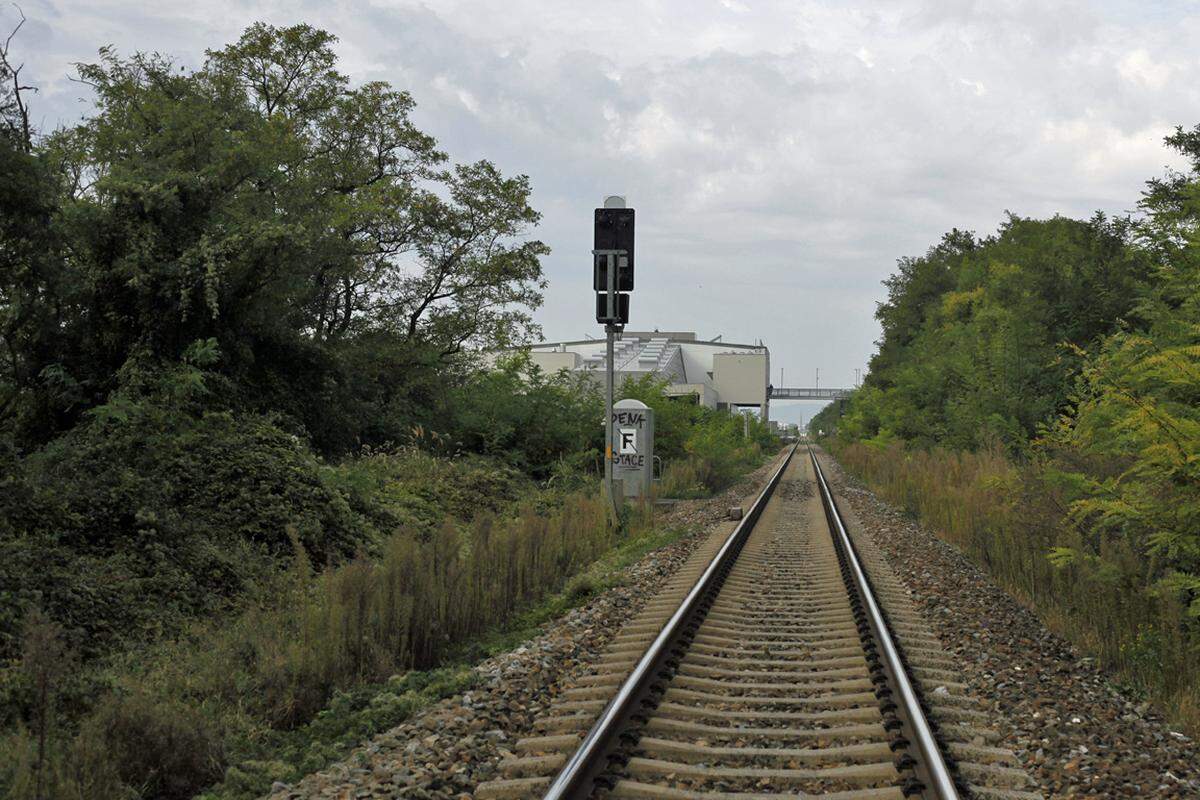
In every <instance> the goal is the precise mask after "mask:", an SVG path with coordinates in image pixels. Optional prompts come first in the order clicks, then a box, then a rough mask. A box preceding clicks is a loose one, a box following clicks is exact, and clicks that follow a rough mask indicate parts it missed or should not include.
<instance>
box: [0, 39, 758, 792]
mask: <svg viewBox="0 0 1200 800" xmlns="http://www.w3.org/2000/svg"><path fill="white" fill-rule="evenodd" d="M10 41H13V40H10ZM79 69H80V78H81V80H82V82H83V83H84V84H87V85H89V86H90V87H91V89H92V91H93V99H94V100H95V110H94V113H93V114H92V115H91V116H90V117H88V118H87V119H85V120H83V121H82V122H81V123H79V124H77V125H75V126H73V127H67V128H62V129H59V130H55V131H50V132H41V131H38V130H37V129H36V127H34V126H31V125H30V124H29V119H30V116H29V106H28V98H29V93H28V89H27V88H24V87H25V81H26V78H25V77H21V78H20V79H14V78H16V76H15V75H14V72H15V70H14V69H13V67H12V65H11V63H10V61H9V59H8V50H7V46H6V49H3V50H0V259H2V260H3V269H0V338H2V340H3V347H2V348H0V794H3V795H4V796H6V797H13V798H36V800H48V799H50V798H53V799H55V800H57V799H58V798H64V799H65V798H72V799H77V798H80V797H88V798H91V797H103V798H129V799H130V800H134V799H140V800H149V799H150V798H189V797H195V796H200V797H208V798H227V799H232V798H239V800H240V799H241V798H250V797H256V796H259V795H261V794H262V793H263V792H264V791H265V790H267V789H269V787H270V784H271V782H272V781H274V780H294V779H296V778H298V777H300V776H301V775H303V774H305V773H306V772H308V771H311V770H314V769H317V768H319V767H322V766H324V765H325V764H327V763H329V761H330V760H332V759H334V758H336V757H338V756H340V755H343V754H345V753H346V752H347V751H348V750H349V748H351V747H352V746H353V745H354V744H356V743H357V742H359V741H360V740H361V739H362V738H363V737H366V736H369V735H371V734H372V733H375V732H378V731H380V730H383V729H385V728H387V727H389V726H392V725H395V724H397V723H398V722H400V721H402V720H403V719H404V718H405V717H407V716H408V715H409V714H411V713H412V712H413V711H414V710H415V709H417V708H419V707H420V706H421V705H423V704H425V703H428V702H431V701H432V700H435V699H437V698H439V697H442V696H445V695H447V694H450V693H453V692H455V691H459V690H461V689H462V688H463V687H464V686H466V685H467V684H468V683H469V681H470V672H469V670H466V669H465V668H463V664H464V663H465V662H466V661H469V660H470V659H471V658H473V657H476V656H478V655H481V654H482V653H483V652H486V651H487V650H488V648H489V647H490V646H491V645H489V644H488V643H489V642H495V641H502V640H506V637H509V638H511V637H512V636H515V635H517V634H518V633H519V632H523V633H528V632H529V625H531V624H536V623H537V622H538V621H544V620H545V619H546V618H548V617H547V616H546V615H548V614H552V613H554V612H555V611H556V610H562V609H565V608H567V607H569V606H570V605H571V604H573V603H578V602H581V601H582V600H583V599H585V598H586V597H587V596H588V595H589V594H590V593H591V592H593V591H595V590H596V589H597V588H599V587H602V586H604V585H606V584H607V582H609V581H611V579H612V577H611V575H609V574H608V571H609V570H611V569H614V568H616V567H617V566H619V565H621V564H623V563H627V560H628V559H631V558H633V557H635V556H636V555H637V554H638V553H641V552H644V551H645V550H646V549H647V548H649V547H652V546H655V545H657V544H661V543H664V542H665V541H667V540H669V539H670V538H671V537H672V536H675V535H677V532H667V531H662V530H659V529H658V528H656V527H655V525H654V520H653V515H652V514H651V512H650V510H649V507H638V508H635V509H633V510H632V511H631V512H630V517H629V519H627V520H626V521H625V524H624V525H622V526H620V527H614V526H612V525H611V524H609V522H608V520H607V519H606V513H607V512H606V508H605V506H604V504H603V503H602V502H601V501H600V499H599V495H598V494H597V485H596V477H597V475H598V474H599V471H600V467H601V462H600V457H601V456H600V454H601V444H602V442H601V439H602V426H601V424H600V423H601V421H602V405H601V400H600V395H599V392H598V390H597V387H596V386H595V385H594V383H593V382H592V381H591V380H590V379H589V378H587V377H572V376H571V375H569V374H567V373H560V374H557V375H545V374H542V373H541V372H539V371H538V370H536V369H534V368H532V367H531V366H530V363H529V360H528V359H527V358H522V357H520V356H518V357H515V358H512V359H510V360H506V361H504V362H502V363H500V364H498V365H497V366H496V367H495V368H487V369H485V368H482V366H481V364H480V363H479V361H480V360H479V358H478V357H477V350H478V347H479V346H480V345H481V344H483V343H487V344H488V345H491V346H495V345H502V346H503V345H515V344H520V343H522V342H524V341H525V340H526V339H527V338H528V337H529V336H531V335H532V334H533V333H534V332H535V331H536V326H534V325H533V323H532V318H531V316H530V313H531V311H532V309H534V308H536V306H537V305H538V304H539V303H540V302H541V289H542V288H543V287H544V278H543V276H542V272H541V265H540V257H541V256H542V255H543V254H545V253H546V252H547V250H546V248H545V246H544V245H542V243H540V242H538V241H536V240H535V239H532V238H530V235H529V234H530V233H531V231H532V229H533V228H534V226H535V225H536V223H537V221H538V214H537V212H536V211H534V210H533V209H532V208H531V207H530V205H529V196H530V191H531V189H530V186H529V181H528V180H527V179H526V178H525V177H524V176H517V177H506V176H504V175H502V174H501V173H500V172H499V170H497V169H496V168H495V167H494V166H493V165H492V164H490V163H488V162H486V161H481V162H477V163H474V164H460V165H450V164H449V161H448V159H447V156H446V155H445V154H443V153H441V152H440V151H439V150H438V149H437V146H436V142H435V141H434V139H433V138H432V137H430V136H429V135H428V134H426V133H424V132H422V131H420V130H418V129H417V128H416V127H415V126H414V125H413V124H412V122H411V119H410V113H411V111H412V108H413V100H412V98H411V97H410V96H409V95H408V93H407V92H404V91H401V90H398V89H395V88H393V87H391V86H389V85H387V84H384V83H377V82H373V83H367V84H362V85H353V84H352V83H351V82H350V81H349V79H348V78H347V77H346V76H344V75H342V74H341V73H339V72H338V71H337V63H336V58H335V55H334V52H333V37H331V36H330V35H329V34H327V33H325V32H323V31H320V30H316V29H313V28H310V27H308V26H305V25H296V26H292V27H287V28H275V27H272V26H268V25H263V24H258V25H254V26H252V27H251V28H249V29H248V30H247V31H245V33H244V34H243V35H242V37H241V38H240V39H239V40H238V41H237V42H236V43H234V44H231V45H229V46H226V47H223V48H220V49H216V50H211V51H208V52H207V53H206V56H205V58H204V60H203V62H202V64H201V66H200V67H199V68H197V69H195V70H192V69H188V68H181V67H180V66H179V65H178V64H176V63H174V62H172V61H171V60H170V59H169V58H167V57H165V56H161V55H146V54H135V55H133V56H129V57H124V56H121V55H119V54H117V53H116V52H114V51H112V50H111V49H104V50H102V51H101V52H100V59H99V61H98V62H97V63H95V64H85V65H82V66H80V68H79ZM625 389H626V391H625V395H626V396H631V397H636V398H638V399H641V400H643V401H645V402H646V403H648V404H649V405H651V406H652V407H654V408H655V410H656V412H657V414H658V419H657V431H658V441H659V445H658V452H659V455H660V456H662V457H663V458H664V459H665V460H666V463H667V465H668V470H669V472H670V475H671V476H675V477H672V478H671V479H670V480H669V481H668V483H669V484H670V486H669V488H675V489H677V490H678V491H680V492H682V493H685V494H688V495H703V494H708V493H711V492H714V491H718V490H720V489H723V488H725V487H726V486H727V485H729V484H730V482H731V481H733V480H734V479H735V478H736V477H737V476H738V475H739V474H740V473H741V472H744V471H746V470H747V469H750V468H752V467H754V466H757V464H758V463H759V462H760V460H761V458H762V454H763V451H764V449H765V448H766V447H768V446H769V445H770V444H771V442H772V439H771V437H770V435H769V433H768V431H767V430H766V429H765V428H764V427H763V426H761V425H759V424H758V423H757V422H751V423H750V424H749V425H748V426H747V428H746V430H745V431H744V430H743V422H742V421H741V420H740V419H733V418H732V417H730V416H729V415H728V414H724V413H715V412H712V411H709V410H706V409H703V408H699V407H697V406H695V405H690V404H688V403H686V402H684V401H674V400H670V399H668V398H667V397H666V396H665V395H664V393H663V387H662V385H660V384H656V383H655V382H653V381H652V380H649V379H647V380H643V381H639V382H634V383H632V384H629V385H627V386H626V387H625ZM747 434H748V435H747ZM573 576H574V577H573Z"/></svg>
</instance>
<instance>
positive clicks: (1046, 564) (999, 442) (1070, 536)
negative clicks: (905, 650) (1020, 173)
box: [812, 127, 1200, 730]
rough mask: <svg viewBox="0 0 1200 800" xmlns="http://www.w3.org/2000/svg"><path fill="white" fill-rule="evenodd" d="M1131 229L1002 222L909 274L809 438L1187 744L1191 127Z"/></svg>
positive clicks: (1199, 718) (1196, 369)
mask: <svg viewBox="0 0 1200 800" xmlns="http://www.w3.org/2000/svg"><path fill="white" fill-rule="evenodd" d="M1167 144H1168V145H1169V146H1170V147H1172V148H1174V149H1175V150H1177V151H1178V152H1179V153H1181V154H1182V155H1183V156H1185V157H1186V159H1187V160H1188V162H1189V168H1188V171H1187V172H1184V173H1175V172H1172V173H1169V174H1168V175H1167V176H1166V177H1164V178H1161V179H1155V180H1151V181H1150V182H1149V184H1148V186H1147V190H1146V191H1145V192H1144V193H1143V196H1142V200H1141V202H1140V204H1139V207H1140V214H1139V215H1138V216H1137V217H1136V218H1134V219H1130V220H1107V219H1105V218H1103V217H1101V216H1100V215H1097V216H1096V217H1094V218H1092V219H1091V220H1089V221H1086V222H1084V221H1076V220H1068V219H1063V218H1058V217H1056V218H1054V219H1052V220H1043V221H1038V220H1027V219H1020V218H1017V217H1010V218H1009V220H1008V221H1007V222H1006V223H1005V224H1004V225H1003V226H1002V227H1001V229H1000V232H999V233H998V234H997V235H996V236H993V237H989V238H986V239H982V240H980V239H976V238H975V237H974V236H971V235H969V234H964V233H961V232H958V231H955V232H953V233H951V234H948V235H947V236H946V237H945V238H944V239H943V241H942V242H941V243H940V244H939V245H937V246H936V247H934V248H932V249H931V250H930V251H929V252H928V253H927V254H926V255H925V256H924V257H921V258H915V259H905V260H903V261H901V263H900V269H899V271H898V272H897V273H896V274H895V275H894V276H893V277H892V278H890V279H889V280H888V281H887V282H886V285H887V287H888V290H889V295H888V299H887V300H886V301H885V302H884V303H882V304H881V305H880V308H879V311H878V313H877V316H878V318H879V320H880V322H881V323H882V326H883V338H882V340H881V342H880V346H879V352H878V353H877V354H876V356H875V357H874V358H873V359H872V362H871V372H870V375H869V376H868V379H867V380H866V382H865V384H864V386H863V388H862V389H861V390H859V391H858V392H856V393H855V394H854V395H853V396H852V397H851V398H849V400H847V401H845V402H843V403H840V404H835V405H834V406H830V407H829V408H827V409H826V410H825V411H824V412H822V414H820V415H818V416H817V417H816V418H814V420H813V422H812V429H813V430H814V431H816V432H818V433H819V434H822V435H824V436H826V437H827V439H828V440H829V442H830V444H831V447H833V449H834V450H835V451H836V452H837V454H838V455H839V457H840V458H841V459H842V460H843V461H844V462H845V463H846V464H847V466H849V467H850V468H851V469H852V470H854V471H856V472H858V473H859V474H860V475H862V476H864V477H865V478H867V479H868V480H869V481H870V482H872V484H873V485H875V486H876V487H878V488H880V489H881V490H882V491H883V493H884V494H885V495H886V496H888V497H889V498H890V499H892V500H894V501H896V502H898V503H899V504H901V505H902V506H904V507H905V508H907V509H909V510H910V511H912V512H914V513H916V514H919V515H920V516H921V517H922V518H924V519H926V520H928V521H929V522H931V523H932V524H933V525H934V526H935V527H936V528H937V529H938V530H939V531H940V532H941V533H943V534H944V535H946V536H947V537H949V538H951V539H952V540H953V541H955V542H956V543H958V544H960V545H961V546H963V547H964V548H965V549H966V550H967V551H968V552H970V553H971V554H972V555H974V556H975V557H976V558H977V559H979V560H980V561H981V562H982V563H984V564H985V565H986V566H987V567H988V568H989V569H991V570H992V572H993V573H994V574H996V575H997V576H998V577H1000V578H1001V579H1002V580H1003V581H1004V582H1005V583H1006V584H1007V585H1008V586H1009V587H1010V588H1013V589H1014V590H1016V591H1018V592H1019V593H1021V594H1022V595H1023V596H1025V597H1026V598H1028V599H1029V600H1030V601H1031V602H1033V603H1035V604H1036V605H1037V606H1039V607H1040V608H1041V609H1043V610H1044V611H1045V612H1046V615H1047V616H1048V617H1049V618H1050V619H1051V620H1052V621H1053V622H1055V624H1056V625H1057V626H1058V627H1059V629H1060V630H1062V631H1063V632H1064V633H1066V634H1067V635H1069V636H1071V637H1072V638H1074V639H1075V640H1076V641H1078V642H1080V643H1081V644H1082V645H1083V646H1084V647H1085V648H1087V649H1089V650H1090V651H1092V652H1094V653H1096V654H1097V655H1099V656H1100V657H1101V658H1102V660H1103V662H1104V663H1105V664H1106V665H1107V666H1110V667H1112V668H1115V669H1117V670H1119V671H1120V672H1121V674H1122V675H1123V676H1124V679H1125V680H1126V681H1128V682H1129V683H1130V684H1131V685H1132V686H1134V687H1135V688H1137V689H1139V690H1141V691H1144V692H1146V693H1147V694H1149V695H1150V696H1152V697H1154V698H1155V699H1157V700H1158V701H1160V702H1161V703H1162V704H1163V706H1164V708H1165V709H1166V710H1167V711H1168V712H1169V713H1171V714H1173V715H1174V716H1175V718H1176V719H1177V720H1179V721H1181V722H1182V723H1183V724H1185V725H1187V726H1189V727H1190V728H1191V729H1192V730H1200V699H1198V698H1200V669H1198V668H1197V665H1198V664H1200V290H1198V287H1200V255H1198V254H1200V127H1197V128H1196V129H1194V130H1191V131H1187V130H1184V129H1177V130H1176V132H1175V133H1174V134H1173V135H1172V136H1170V137H1168V138H1167Z"/></svg>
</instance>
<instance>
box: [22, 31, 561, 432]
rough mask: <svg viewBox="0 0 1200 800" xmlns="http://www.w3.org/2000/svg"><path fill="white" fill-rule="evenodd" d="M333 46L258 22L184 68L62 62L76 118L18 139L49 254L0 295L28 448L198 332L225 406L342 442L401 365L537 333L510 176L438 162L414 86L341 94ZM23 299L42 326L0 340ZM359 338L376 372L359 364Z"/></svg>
mask: <svg viewBox="0 0 1200 800" xmlns="http://www.w3.org/2000/svg"><path fill="white" fill-rule="evenodd" d="M334 43H335V39H334V37H333V36H332V35H330V34H328V33H326V32H324V31H320V30H317V29H314V28H311V27H309V26H307V25H296V26H292V27H287V28H276V27H273V26H269V25H265V24H261V23H259V24H256V25H253V26H251V27H250V28H249V29H247V30H246V32H245V33H244V34H243V35H242V37H241V38H240V39H239V40H238V41H237V42H236V43H234V44H232V45H229V46H228V47H225V48H222V49H219V50H211V51H208V53H207V57H206V60H205V62H204V64H203V66H202V67H200V68H199V69H197V70H194V71H189V70H187V69H182V68H180V67H179V66H178V65H177V64H175V63H174V62H173V61H171V60H170V59H169V58H166V57H163V56H160V55H147V54H136V55H134V56H131V57H120V56H118V55H117V54H116V53H115V52H114V51H112V50H111V49H104V50H102V51H101V54H100V59H99V61H98V62H96V63H94V64H85V65H81V66H80V67H79V73H80V79H81V80H82V81H84V82H85V83H87V84H89V85H90V86H91V87H92V89H93V90H94V92H95V98H96V113H95V114H94V116H92V117H91V118H90V119H88V120H86V121H85V122H84V123H82V124H81V125H78V126H76V127H73V128H69V129H64V130H60V131H56V132H54V133H53V134H51V135H49V136H46V137H44V138H41V139H39V140H37V142H36V143H35V146H34V147H33V153H32V157H33V158H34V159H35V161H36V162H37V164H38V166H39V168H40V169H42V170H45V171H48V172H49V173H50V174H51V175H52V177H53V181H52V186H53V187H54V189H55V191H54V192H52V193H51V201H52V202H50V206H49V207H50V209H51V212H50V213H49V215H48V219H49V222H50V225H49V234H50V235H52V237H53V238H54V240H55V241H56V242H58V243H59V247H58V248H57V250H56V251H55V252H57V254H58V255H57V256H56V258H57V259H58V262H57V264H56V265H55V268H54V269H53V270H50V271H49V272H47V271H46V270H43V273H45V274H38V275H36V276H33V277H31V278H29V279H28V280H26V281H25V283H23V284H21V285H19V286H18V285H16V284H7V283H6V284H5V286H4V287H3V290H4V291H5V294H4V295H3V297H2V299H0V301H2V302H3V313H4V315H5V317H4V321H5V326H6V328H5V340H6V345H7V346H8V348H9V350H10V356H9V365H8V368H7V370H6V372H7V374H6V376H5V380H6V381H7V382H9V383H10V388H9V389H8V390H7V392H8V397H9V402H10V404H11V405H12V406H13V407H14V408H15V407H16V406H22V407H23V408H24V409H25V410H26V411H27V412H28V411H29V410H30V409H35V408H40V409H42V410H41V411H40V412H39V413H38V414H36V415H33V414H32V413H30V414H27V417H28V418H29V419H32V418H33V417H34V416H36V417H37V419H38V423H37V424H36V425H32V424H26V425H25V426H24V434H23V438H24V439H25V440H26V441H33V442H36V440H37V438H38V432H39V431H47V430H49V431H53V430H55V429H61V428H62V427H64V426H65V425H68V424H70V422H71V421H72V420H73V419H74V418H75V417H77V416H78V414H79V413H81V412H82V411H84V410H86V409H87V408H88V407H91V406H94V405H96V404H98V403H101V402H103V401H104V399H105V398H106V397H107V396H108V395H109V394H110V393H111V392H112V391H113V390H114V388H116V387H117V386H118V385H119V383H120V382H121V380H122V378H121V376H122V375H127V374H129V373H130V371H131V370H132V371H137V370H138V369H144V368H147V367H148V366H149V367H151V368H152V365H153V364H155V363H160V362H163V361H166V362H171V361H175V360H178V359H179V358H180V357H181V355H182V354H183V353H184V352H185V351H186V350H187V348H188V347H189V346H191V345H192V344H193V343H194V342H197V341H207V340H209V339H212V340H215V342H216V343H217V346H218V349H219V352H220V354H221V369H222V371H223V372H224V373H225V374H226V375H227V376H229V377H230V378H232V379H233V386H234V387H235V388H236V390H237V391H236V392H235V399H236V401H237V402H241V403H247V404H249V405H252V406H257V407H262V408H270V409H277V410H283V411H284V412H285V413H287V414H289V415H292V416H294V417H296V418H297V419H298V420H299V421H300V422H301V423H303V424H304V425H305V426H306V427H307V428H308V429H309V430H310V432H313V433H314V435H316V436H317V438H318V439H320V440H322V441H321V442H320V443H321V444H322V445H323V446H325V447H326V449H330V448H333V449H337V448H340V447H346V446H351V445H352V444H353V443H354V441H356V440H358V439H359V438H361V435H362V434H363V430H362V427H363V426H362V425H359V424H357V423H355V422H353V420H352V419H351V418H350V417H349V416H348V415H347V413H346V408H347V406H348V405H355V406H356V412H362V411H364V409H363V405H362V404H363V402H368V403H378V404H382V405H384V406H386V405H387V404H388V403H390V402H392V401H394V400H395V398H397V397H399V396H403V395H404V394H405V392H406V391H408V389H409V388H411V387H416V386H420V385H422V380H421V379H420V377H419V376H416V375H413V374H412V373H413V371H414V370H417V369H433V368H437V367H439V366H440V365H444V364H446V363H447V362H448V361H452V360H453V359H455V358H456V357H458V356H459V354H460V353H461V352H462V351H463V349H464V348H465V347H466V346H467V345H470V344H478V343H480V342H484V341H499V342H502V343H508V342H512V341H517V342H519V341H521V340H523V339H524V338H526V337H528V336H529V335H530V334H531V333H532V332H533V331H534V330H535V327H534V325H533V322H532V319H531V317H530V315H529V310H530V309H531V308H533V307H536V306H537V305H538V304H539V303H540V302H541V290H542V289H543V288H544V286H545V281H544V278H543V276H542V271H541V265H540V257H541V256H542V255H544V254H545V253H546V252H548V251H547V248H546V247H545V246H544V245H543V244H542V243H541V242H539V241H536V240H532V239H529V238H528V232H529V231H530V229H531V228H532V227H533V226H534V225H536V223H537V221H538V219H539V215H538V213H537V212H536V211H534V210H533V209H532V208H531V207H530V205H529V196H530V193H531V188H530V184H529V180H528V178H526V177H525V176H517V177H506V176H504V175H503V174H501V172H500V171H499V170H498V169H497V168H496V167H495V166H494V165H492V164H490V163H489V162H486V161H480V162H478V163H475V164H466V165H456V166H448V165H447V160H446V156H445V155H444V154H443V153H441V152H440V151H439V150H438V149H437V147H436V143H435V141H434V140H433V138H432V137H430V136H429V135H427V134H425V133H423V132H421V131H420V130H418V129H417V128H416V126H415V125H414V124H413V123H412V120H411V111H412V109H413V106H414V102H413V99H412V97H411V96H410V95H409V94H408V93H407V92H405V91H401V90H398V89H395V88H393V87H391V86H389V85H388V84H386V83H382V82H369V83H365V84H362V85H357V86H355V85H352V84H351V83H350V81H349V80H348V79H347V78H346V76H344V75H343V74H341V73H340V72H339V71H338V70H337V58H336V54H335V53H334V50H333V46H334ZM0 177H2V176H0ZM19 239H20V236H19V235H17V236H16V238H15V239H13V240H11V241H12V242H17V241H18V240H19ZM6 242H9V240H6ZM6 246H9V247H16V246H17V245H16V244H12V243H9V244H6ZM37 249H39V250H40V251H43V252H46V251H48V249H47V248H46V247H45V246H43V245H38V247H37ZM50 273H53V274H50ZM35 302H36V303H37V304H41V305H44V306H45V307H48V308H53V309H54V313H55V315H56V318H55V319H54V320H53V324H52V325H47V326H43V328H44V329H42V330H41V332H40V333H37V334H34V333H25V334H21V335H10V332H9V329H10V328H13V327H14V326H16V327H21V325H24V326H25V327H26V328H28V327H29V326H28V324H27V322H21V323H20V324H18V323H17V322H14V319H16V318H17V317H19V316H20V309H23V308H26V307H28V306H30V305H31V304H33V303H35ZM39 337H41V339H39ZM46 337H50V338H52V339H54V341H53V342H49V341H47V340H46ZM34 340H37V341H34ZM364 348H369V349H370V351H372V352H374V353H376V354H377V358H378V359H383V360H385V361H386V363H382V364H379V363H377V364H374V365H371V366H370V367H369V368H367V369H365V370H364V369H362V367H363V361H364V359H365V358H366V356H365V355H364V352H363V350H364ZM352 370H353V371H354V374H352V372H351V371H352ZM367 381H373V382H374V383H375V385H373V386H365V385H364V382H367ZM51 383H53V384H54V385H55V386H57V387H59V388H58V389H57V390H56V391H51V389H52V386H51ZM62 387H70V392H69V395H70V396H69V397H66V396H65V395H64V390H63V389H62ZM56 397H57V398H58V399H55V398H56ZM17 398H19V399H20V402H18V401H17ZM364 398H366V400H364ZM380 414H386V410H385V409H383V408H380V407H376V408H374V409H373V411H372V413H371V415H373V417H374V418H375V420H374V421H375V422H378V419H377V418H378V416H379V415H380ZM10 415H11V414H10ZM359 416H361V414H359ZM330 418H336V419H337V420H340V422H339V423H338V424H337V425H334V426H333V428H331V427H330V425H329V422H328V420H329V419H330ZM47 419H56V420H58V421H57V422H56V423H55V424H54V425H50V426H49V427H47V425H46V420H47ZM376 427H379V426H378V425H377V426H376ZM382 427H384V428H386V427H387V425H383V426H382ZM335 428H336V430H335ZM381 435H382V431H381Z"/></svg>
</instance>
